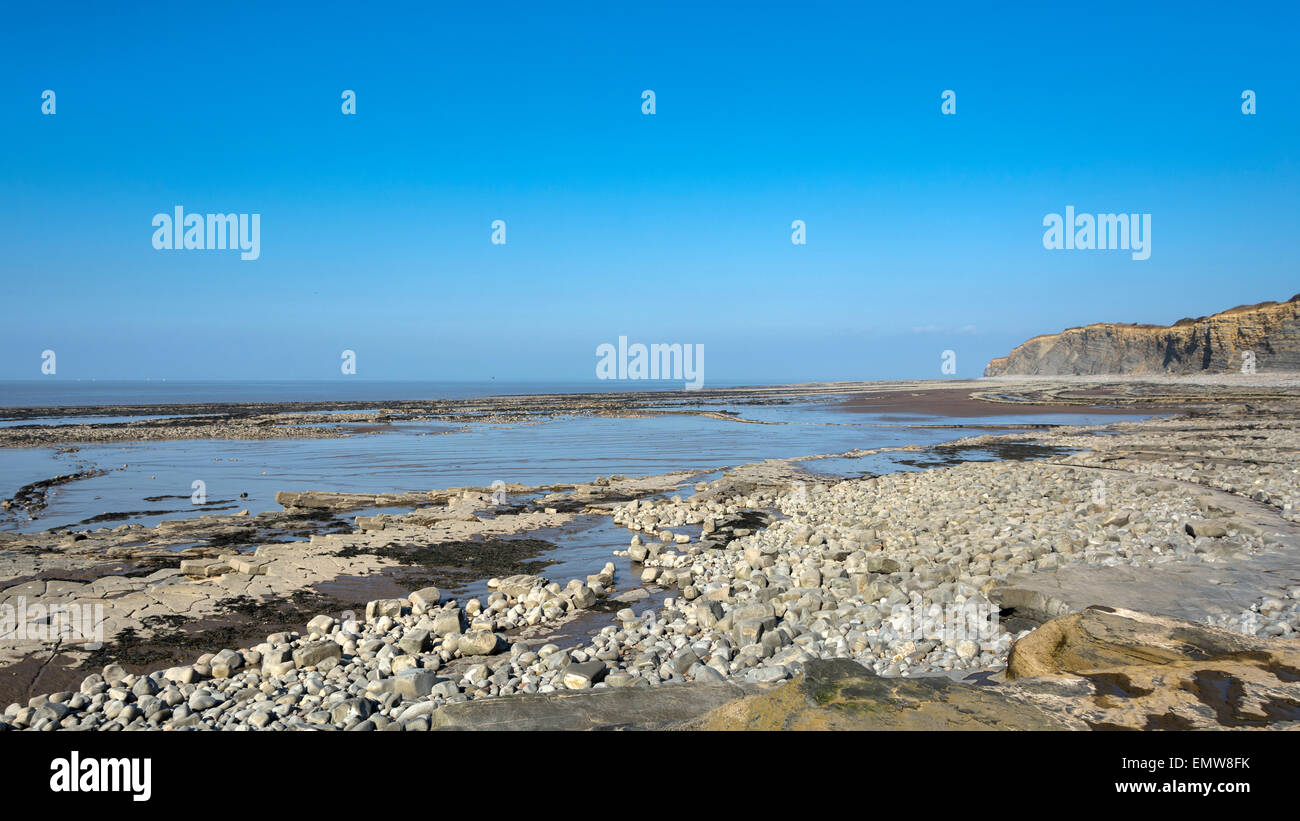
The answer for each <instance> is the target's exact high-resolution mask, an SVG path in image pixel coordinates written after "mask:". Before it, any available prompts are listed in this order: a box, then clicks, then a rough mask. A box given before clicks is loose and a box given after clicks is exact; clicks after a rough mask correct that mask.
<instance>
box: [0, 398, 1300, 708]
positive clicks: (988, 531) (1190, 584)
mask: <svg viewBox="0 0 1300 821" xmlns="http://www.w3.org/2000/svg"><path fill="white" fill-rule="evenodd" d="M972 384H977V383H972ZM978 384H979V386H980V388H981V390H984V391H988V390H989V386H988V384H987V383H978ZM946 387H947V386H946ZM1033 389H1034V390H1053V391H1054V393H1053V394H1052V395H1053V396H1056V397H1060V396H1063V395H1066V394H1067V393H1068V391H1069V390H1071V389H1072V390H1076V391H1078V390H1080V389H1079V387H1078V386H1077V385H1074V386H1073V388H1071V387H1070V386H1069V385H1058V386H1057V387H1056V388H1052V387H1051V386H1047V385H1037V386H1036V387H1034V388H1033ZM1028 390H1029V388H1028V387H1027V386H1022V391H1024V392H1028ZM1107 390H1109V392H1111V393H1125V392H1127V395H1129V396H1130V398H1135V401H1139V400H1140V402H1146V403H1147V404H1150V405H1152V406H1160V407H1165V406H1167V405H1168V404H1169V402H1170V397H1171V396H1175V395H1176V396H1179V397H1186V396H1187V395H1189V394H1193V393H1195V394H1204V395H1205V396H1206V397H1207V399H1208V397H1212V396H1213V395H1215V394H1216V393H1219V394H1220V400H1219V401H1198V402H1197V403H1196V409H1195V410H1193V411H1191V412H1189V413H1187V414H1185V415H1180V416H1175V417H1170V418H1157V419H1149V420H1146V421H1142V422H1120V423H1115V424H1112V425H1106V426H1091V427H1044V428H1041V429H1035V430H1031V431H1028V432H1024V431H1022V432H1018V433H1016V434H1014V435H1010V436H989V435H983V436H977V437H969V438H968V439H964V440H959V441H958V442H956V443H951V444H950V445H948V446H944V447H948V448H950V449H951V448H953V447H957V448H961V447H983V446H989V445H990V444H1006V443H1012V442H1014V443H1015V444H1017V445H1025V446H1034V447H1036V448H1038V450H1036V451H1034V452H1035V453H1041V454H1047V455H1046V456H1045V458H1040V459H1036V460H1033V461H1012V460H997V461H984V462H958V463H956V464H943V462H944V460H943V459H940V460H939V462H940V464H941V465H942V466H939V467H932V468H929V469H925V470H920V471H917V472H905V473H895V474H889V475H885V476H878V477H870V478H862V479H846V480H837V479H827V478H826V477H817V476H815V475H813V474H809V473H808V472H806V470H804V469H803V464H802V463H803V462H804V461H805V460H799V459H792V460H772V461H769V462H763V463H755V464H750V465H743V466H737V467H733V468H730V469H728V470H726V471H725V472H723V473H722V475H720V476H719V475H717V471H710V472H706V471H690V472H682V473H677V474H668V475H664V476H657V477H641V478H629V477H623V476H614V477H600V478H598V479H596V480H595V481H593V482H590V483H585V484H579V485H554V486H546V487H522V486H512V487H510V488H508V489H507V491H508V495H509V497H510V498H509V503H507V504H502V499H501V498H500V497H499V496H494V495H493V494H494V491H493V490H492V489H488V488H455V489H449V490H442V491H431V492H429V493H427V494H401V495H397V494H394V495H392V496H379V497H376V496H373V495H357V494H330V493H317V494H283V498H282V499H279V501H281V503H282V505H284V507H285V510H284V511H283V512H275V513H264V514H259V515H257V516H249V515H247V513H246V512H243V513H244V514H245V515H242V516H221V515H212V516H204V517H201V518H199V519H191V520H183V521H177V522H166V523H164V524H162V525H159V526H158V527H156V528H141V527H139V526H121V527H118V528H111V529H110V528H101V529H99V530H93V531H86V532H78V533H68V532H55V531H47V532H45V533H40V534H22V535H18V534H0V575H3V576H4V577H5V578H8V579H9V580H10V581H9V582H6V583H4V589H3V590H0V608H3V607H4V606H5V605H7V604H8V605H12V604H13V603H14V602H15V601H16V600H17V599H18V598H19V597H22V598H23V599H24V600H26V602H27V603H29V604H30V603H32V602H40V603H41V604H42V605H43V606H45V607H46V608H50V607H51V606H57V605H74V604H75V605H84V604H87V603H92V604H99V605H101V606H102V607H103V609H104V612H105V614H106V615H105V625H106V627H108V629H106V630H105V633H106V635H107V636H108V641H109V644H108V645H107V646H106V647H105V648H101V649H100V650H98V651H87V650H85V649H82V648H78V647H76V646H74V645H73V644H72V643H65V642H61V641H53V642H49V641H41V640H35V641H31V642H29V643H27V644H23V643H21V642H15V641H12V640H5V641H4V642H2V643H0V661H8V662H9V663H10V668H8V669H10V670H14V669H16V668H20V667H22V666H23V665H24V664H25V665H28V667H30V666H31V665H32V664H33V663H34V662H33V660H34V659H39V660H40V661H39V664H40V667H41V669H42V671H43V672H42V673H41V674H40V675H35V676H29V677H28V678H27V684H26V693H24V695H25V696H26V697H22V698H14V695H18V693H17V692H14V695H11V696H10V698H14V701H13V703H11V704H9V706H8V707H7V708H6V709H5V710H4V711H3V714H2V715H0V728H4V729H34V730H50V729H107V730H115V729H116V730H120V729H131V730H136V729H173V730H176V729H231V730H233V729H241V730H242V729H345V730H426V729H431V728H444V727H445V728H452V727H476V726H481V727H488V726H491V727H515V728H524V727H555V728H579V727H612V726H627V727H646V728H649V727H663V726H681V727H698V728H705V729H722V728H726V727H728V726H733V727H750V728H759V727H773V728H774V727H777V726H809V727H812V726H854V727H868V726H869V727H877V726H893V727H923V726H924V727H928V726H940V727H942V726H951V727H957V726H969V725H974V726H1025V727H1039V728H1080V729H1086V728H1089V727H1091V728H1094V729H1107V728H1113V727H1133V728H1166V727H1168V728H1197V727H1219V726H1252V727H1256V726H1258V727H1295V726H1297V724H1300V713H1298V712H1296V711H1295V710H1294V709H1293V707H1294V705H1296V704H1300V674H1297V673H1296V667H1297V664H1296V661H1295V657H1296V655H1297V653H1298V651H1300V639H1297V630H1298V629H1300V624H1298V623H1297V618H1298V617H1297V613H1298V612H1300V607H1298V606H1300V563H1298V562H1297V559H1300V427H1298V426H1297V420H1298V419H1300V398H1297V396H1295V395H1294V387H1293V386H1292V385H1290V384H1286V385H1282V386H1275V387H1274V388H1269V387H1268V386H1266V385H1264V386H1259V385H1256V386H1251V387H1250V388H1249V391H1250V397H1251V398H1250V399H1249V400H1248V401H1232V400H1233V398H1234V397H1239V396H1240V391H1235V390H1233V389H1224V390H1223V391H1221V392H1219V391H1217V389H1215V388H1213V387H1210V388H1201V387H1195V388H1188V387H1187V386H1186V385H1178V384H1173V385H1171V386H1170V387H1169V388H1168V389H1166V390H1165V391H1164V392H1163V394H1162V393H1161V391H1159V390H1155V389H1153V388H1152V387H1151V386H1150V385H1146V386H1144V387H1143V389H1142V391H1141V392H1133V391H1132V390H1131V387H1129V386H1128V384H1127V383H1126V384H1118V385H1111V386H1109V388H1107ZM1084 395H1085V396H1088V395H1091V396H1095V392H1089V391H1085V392H1084ZM765 398H766V399H773V400H775V399H777V398H778V397H775V396H769V397H765ZM1004 401H1015V400H1004ZM1086 401H1096V399H1095V398H1092V399H1088V400H1086ZM916 450H917V451H918V455H924V454H922V453H921V451H922V450H924V449H919V448H917V449H916ZM875 452H879V451H857V452H854V453H851V454H847V456H850V457H851V456H862V455H867V454H870V453H875ZM838 456H841V457H843V456H846V455H845V454H839V455H838ZM710 476H712V477H714V478H708V477H710ZM385 506H391V507H401V508H413V510H411V511H410V512H398V513H393V514H384V513H382V512H376V513H374V514H373V515H362V516H358V517H356V519H355V522H354V523H353V525H352V526H349V525H348V524H347V523H346V521H345V520H343V519H341V518H339V514H340V513H343V512H346V511H350V510H370V509H372V508H376V509H382V508H383V507H385ZM582 516H607V517H609V519H610V520H611V521H613V522H614V523H616V524H618V525H620V526H622V527H624V528H626V529H627V537H626V541H625V546H620V547H618V548H617V549H614V550H612V551H611V552H612V553H613V555H612V556H610V557H609V558H610V559H612V561H608V562H607V563H605V564H604V566H603V567H601V566H593V567H592V568H591V570H592V571H593V572H591V573H589V574H587V575H585V576H584V577H579V578H573V579H569V580H564V581H562V580H551V579H549V578H547V577H546V575H545V571H546V566H545V562H546V560H547V555H548V554H547V553H546V552H545V550H544V549H543V550H540V552H535V553H530V552H528V551H527V550H525V548H524V547H523V546H522V545H516V547H515V548H514V549H515V550H518V551H520V552H519V553H517V554H512V555H503V556H502V557H501V558H500V564H499V565H498V567H499V569H500V571H501V572H500V573H499V574H497V575H496V578H493V579H492V580H491V581H490V582H489V584H488V589H489V592H488V593H487V594H486V595H476V596H472V597H469V596H459V595H456V594H455V593H454V591H455V590H458V589H464V588H463V583H464V581H465V580H466V579H467V578H468V576H467V575H466V573H468V572H470V571H468V570H467V571H463V572H460V573H457V572H452V571H453V570H454V567H453V566H454V565H456V564H457V563H458V562H460V563H464V564H466V566H467V567H468V566H469V563H470V561H471V559H470V555H471V554H473V553H474V551H475V550H478V551H479V553H478V554H474V555H475V556H476V558H475V559H474V560H475V561H479V562H480V564H478V565H475V567H478V568H482V567H485V565H483V564H482V563H481V562H482V561H484V560H483V559H482V557H481V554H482V553H483V552H484V551H483V550H482V548H483V545H484V544H485V543H486V542H487V541H488V540H492V539H497V540H500V541H502V542H504V543H506V544H510V543H514V542H521V541H522V540H523V539H524V538H526V537H528V536H529V535H530V534H535V533H536V532H537V531H539V530H542V529H554V528H562V527H564V526H566V525H570V524H572V523H573V522H574V521H575V520H576V519H578V518H579V517H582ZM322 525H327V526H326V527H321V526H322ZM314 529H315V530H318V531H319V532H312V531H313V530H314ZM235 530H238V531H239V532H240V533H241V534H242V535H241V536H240V537H238V538H237V539H236V540H235V541H233V542H232V541H229V540H230V539H231V536H230V535H229V534H230V533H231V532H232V531H235ZM295 532H297V533H306V534H307V535H308V538H307V539H306V540H305V541H303V540H301V538H300V537H299V538H295V537H294V533H295ZM213 539H218V540H221V539H225V540H227V543H226V544H224V545H223V544H216V545H214V544H213V543H212V540H213ZM185 544H190V545H191V546H189V547H181V548H180V549H179V550H178V549H176V548H177V546H178V545H185ZM454 545H460V547H459V548H457V547H454ZM241 548H242V549H241ZM457 550H461V551H464V552H463V553H457V552H456V551H457ZM487 552H488V553H491V551H487ZM106 560H112V561H115V562H118V563H120V564H121V565H123V566H129V569H128V570H127V572H121V571H120V570H118V571H117V572H109V571H111V570H113V568H111V567H108V566H107V564H106ZM150 562H155V563H158V564H159V565H170V564H171V563H173V562H174V563H175V566H174V567H173V566H161V567H159V566H158V565H155V566H154V567H155V569H150V567H151V566H150ZM528 562H539V564H535V565H529V564H527V563H528ZM508 571H519V572H508ZM479 572H481V571H479ZM73 573H79V574H80V575H79V576H78V577H77V578H78V579H80V580H69V578H68V577H69V576H70V575H71V574H73ZM376 578H382V579H385V580H386V583H388V584H389V585H390V587H391V589H390V594H388V595H377V596H374V597H371V598H366V600H365V601H364V602H363V601H360V599H358V600H356V601H355V602H344V601H342V600H338V601H336V602H335V604H336V605H337V606H338V609H337V610H335V611H333V612H326V613H320V612H308V610H307V609H304V611H303V612H302V615H301V622H299V625H300V626H298V627H297V628H296V629H281V630H278V631H276V632H272V633H270V634H269V635H268V634H267V632H262V633H261V634H257V635H256V636H254V637H251V638H249V640H248V641H246V642H238V641H232V642H229V643H222V644H221V645H220V646H217V645H211V646H206V647H196V648H195V649H196V650H198V651H206V652H202V654H201V655H200V654H199V653H198V652H196V653H195V654H194V655H193V656H192V657H191V658H192V660H188V661H185V662H184V663H182V662H181V661H179V660H176V659H171V661H173V662H175V663H166V664H162V663H159V661H157V660H155V661H154V662H152V663H151V662H148V661H141V662H140V663H138V664H132V663H128V662H127V661H120V662H119V661H115V660H112V658H111V656H112V654H113V653H114V652H117V651H120V650H121V648H122V644H121V642H120V637H121V635H122V634H123V632H124V631H128V632H129V634H130V635H131V636H133V637H134V639H135V640H148V638H149V637H150V636H152V635H155V634H157V633H160V632H163V631H164V630H172V631H175V630H177V629H180V628H185V627H194V626H197V625H203V624H205V623H209V624H210V623H212V622H214V621H219V620H220V619H221V618H222V615H223V602H224V603H227V606H228V603H229V602H230V601H231V600H234V599H240V598H242V599H245V600H248V601H258V600H273V601H284V600H289V599H292V597H294V596H296V595H301V594H302V593H304V591H312V592H314V593H317V594H319V593H320V591H321V590H323V589H328V588H329V585H330V584H332V583H333V584H336V585H337V583H338V580H340V579H354V580H355V579H362V580H371V581H373V580H374V579H376ZM401 582H404V583H401ZM425 582H429V583H427V584H426V583H425ZM359 589H361V590H366V589H372V590H373V589H376V588H373V587H371V588H366V587H365V586H364V585H362V586H361V587H360V588H359ZM313 603H319V600H314V601H313V600H308V601H305V602H304V607H305V608H309V606H310V604H313ZM349 604H355V606H356V607H355V610H352V612H345V611H344V606H345V605H349ZM1093 606H1099V607H1093ZM1070 620H1072V621H1070ZM249 629H250V631H255V629H256V624H255V623H254V624H252V625H249ZM193 635H196V636H197V635H200V634H199V633H197V632H194V633H193ZM1046 636H1056V637H1057V640H1056V643H1055V644H1052V643H1051V642H1048V641H1047V640H1046V638H1045V637H1046ZM1098 636H1101V638H1098ZM1171 637H1177V640H1174V639H1173V638H1171ZM1189 637H1195V640H1192V639H1191V638H1189ZM1071 641H1075V642H1076V643H1080V646H1086V647H1090V648H1092V650H1090V651H1089V653H1091V655H1089V654H1088V653H1084V654H1083V655H1082V656H1081V657H1080V658H1078V659H1073V660H1070V659H1063V658H1061V657H1059V654H1057V655H1053V653H1054V651H1053V650H1051V648H1052V647H1059V646H1066V645H1068V644H1069V643H1070V642H1071ZM113 642H117V644H114V643H113ZM1102 646H1105V647H1107V648H1111V650H1108V651H1107V652H1105V653H1103V652H1101V651H1098V650H1097V649H1096V648H1098V647H1102ZM1135 647H1136V648H1139V649H1137V650H1134V649H1133V648H1135ZM1044 648H1047V649H1044ZM1114 648H1120V649H1118V650H1116V649H1114ZM1152 648H1156V649H1152ZM105 662H106V663H105ZM832 662H834V664H838V665H839V666H834V665H832V666H831V667H827V665H828V664H831V663H832ZM96 664H97V666H92V665H96ZM844 665H853V666H852V667H846V666H844ZM1154 667H1162V668H1163V669H1164V671H1165V673H1166V674H1167V676H1166V677H1167V678H1168V679H1169V683H1167V684H1159V683H1158V681H1159V680H1163V679H1161V678H1160V676H1158V675H1154V674H1153V672H1152V669H1153V668H1154ZM50 668H60V669H62V670H63V671H64V673H63V674H62V678H61V679H59V681H60V682H61V683H63V684H64V686H63V687H62V688H60V689H55V688H48V687H47V688H42V687H41V686H40V682H41V681H45V680H48V681H53V680H54V679H53V678H50V676H52V675H53V674H52V673H49V672H44V671H47V670H49V669H50ZM1121 668H1122V669H1121ZM1116 670H1119V671H1120V672H1115V671H1116ZM1176 671H1177V675H1175V672H1176ZM1117 676H1119V677H1122V678H1123V681H1124V682H1128V684H1122V685H1121V684H1118V683H1117V682H1118V681H1119V680H1120V679H1119V678H1117ZM1153 676H1154V677H1153ZM21 680H22V676H16V677H14V679H13V681H14V682H20V681H21ZM817 682H821V683H820V684H818V683H817ZM1134 682H1140V683H1138V684H1134ZM1153 682H1156V683H1153ZM1207 682H1220V683H1221V684H1222V683H1224V682H1228V683H1227V684H1224V685H1223V686H1222V687H1218V689H1217V690H1216V689H1215V687H1211V686H1210V684H1209V683H1207ZM809 687H820V688H822V689H825V690H827V692H830V691H831V690H833V691H834V694H832V695H828V696H827V697H826V700H825V702H824V704H822V706H821V707H817V708H809V707H807V706H806V705H807V703H808V702H807V699H806V698H805V699H804V700H803V701H802V702H800V701H798V699H794V700H791V699H792V696H788V695H778V693H787V694H792V693H797V692H804V693H805V695H806V691H807V689H808V688H809ZM1225 687H1226V690H1224V688H1225ZM1221 690H1223V691H1230V692H1231V693H1232V694H1233V695H1232V698H1231V701H1232V703H1231V704H1229V705H1227V706H1225V705H1224V704H1221V703H1218V702H1215V700H1214V699H1215V697H1214V696H1213V693H1214V692H1219V691H1221ZM11 692H13V688H12V687H11ZM846 693H848V695H845V694H846ZM774 699H775V700H774ZM801 704H802V705H804V706H800V705H801ZM846 705H849V706H846ZM823 708H824V709H823ZM850 708H851V709H850ZM810 709H811V710H812V713H811V714H809V713H808V710H810ZM783 711H784V712H783ZM778 716H783V717H781V718H779V720H778V718H777V717H778ZM881 716H884V717H883V718H882V717H881ZM908 716H911V717H912V718H910V719H909V718H908ZM972 716H976V717H977V718H972ZM1153 716H1156V718H1153ZM855 717H856V718H855ZM1257 718H1258V719H1259V720H1256V719H1257ZM832 719H833V720H832ZM855 721H856V722H857V723H854V722H855ZM872 722H876V723H872ZM945 722H946V723H945Z"/></svg>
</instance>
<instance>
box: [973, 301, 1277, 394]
mask: <svg viewBox="0 0 1300 821" xmlns="http://www.w3.org/2000/svg"><path fill="white" fill-rule="evenodd" d="M1246 351H1250V352H1252V353H1253V354H1254V357H1255V369H1256V370H1257V371H1262V372H1268V371H1300V294H1297V295H1296V296H1293V297H1291V299H1290V300H1288V301H1286V302H1261V303H1259V304H1258V305H1241V306H1238V307H1236V308H1231V309H1229V310H1227V311H1223V312H1222V313H1217V314H1214V315H1213V316H1203V317H1199V318H1197V319H1191V318H1188V319H1180V320H1178V321H1177V322H1175V323H1174V324H1173V325H1170V326H1167V327H1166V326H1163V325H1128V324H1121V323H1113V322H1099V323H1096V324H1094V325H1085V326H1083V327H1082V328H1069V329H1068V330H1064V331H1061V332H1060V333H1057V334H1045V335H1043V336H1036V337H1034V338H1033V339H1031V340H1029V341H1028V342H1024V343H1022V344H1021V345H1019V346H1017V347H1016V348H1015V349H1014V350H1012V351H1011V353H1009V354H1007V355H1006V356H1002V357H998V358H997V359H994V360H993V361H991V362H989V364H988V367H987V368H985V369H984V375H985V376H1005V375H1027V376H1047V375H1061V374H1075V375H1082V374H1110V373H1150V374H1187V373H1198V372H1228V371H1240V370H1241V367H1242V363H1243V361H1244V357H1243V353H1244V352H1246Z"/></svg>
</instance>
